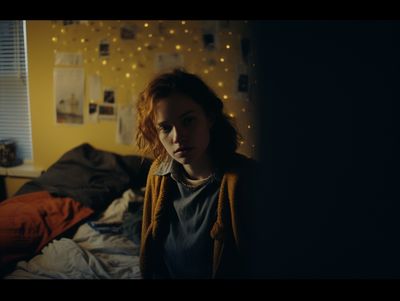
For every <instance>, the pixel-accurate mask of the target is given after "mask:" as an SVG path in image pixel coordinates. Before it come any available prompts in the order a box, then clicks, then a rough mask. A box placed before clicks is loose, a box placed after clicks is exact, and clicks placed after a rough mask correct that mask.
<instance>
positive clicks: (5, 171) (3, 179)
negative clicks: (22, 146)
mask: <svg viewBox="0 0 400 301" xmlns="http://www.w3.org/2000/svg"><path fill="white" fill-rule="evenodd" d="M43 172H44V169H43V168H41V167H38V166H36V165H34V164H33V163H32V162H24V163H23V164H21V165H18V166H15V167H0V201H3V200H5V199H7V198H10V197H11V196H13V195H14V193H16V192H17V191H18V189H19V188H20V187H21V186H22V185H23V184H25V183H26V182H28V181H30V180H32V179H34V178H37V177H39V176H40V175H41V174H42V173H43Z"/></svg>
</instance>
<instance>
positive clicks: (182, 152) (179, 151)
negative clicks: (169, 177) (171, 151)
mask: <svg viewBox="0 0 400 301" xmlns="http://www.w3.org/2000/svg"><path fill="white" fill-rule="evenodd" d="M192 149H193V147H181V148H178V149H177V150H176V151H175V154H176V155H186V154H187V153H189V152H190V151H191V150H192Z"/></svg>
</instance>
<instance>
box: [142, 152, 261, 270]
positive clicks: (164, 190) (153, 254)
mask: <svg viewBox="0 0 400 301" xmlns="http://www.w3.org/2000/svg"><path fill="white" fill-rule="evenodd" d="M159 165H160V162H159V161H158V160H155V161H154V162H153V164H152V166H151V168H150V171H149V175H148V179H147V185H146V192H145V198H144V207H143V222H142V234H141V235H142V239H141V250H140V269H141V273H142V276H143V278H153V277H154V275H155V273H156V271H158V270H159V269H160V267H161V266H163V262H162V257H163V256H162V243H163V241H164V238H165V237H166V235H167V231H168V229H169V212H170V211H169V206H170V205H171V204H172V201H171V200H170V199H169V198H168V196H169V192H170V189H171V185H172V184H173V180H172V179H171V178H170V176H158V175H155V174H154V173H155V171H156V170H157V169H158V167H159ZM256 168H257V164H256V163H255V161H254V160H251V159H249V158H247V157H245V156H243V155H240V154H235V155H234V156H233V158H232V160H231V161H230V164H229V166H228V167H227V168H225V169H224V175H223V178H222V181H221V186H220V191H219V196H218V205H217V219H216V221H215V223H214V225H213V227H212V230H211V232H210V235H211V238H212V239H213V245H214V247H213V248H214V250H213V262H212V278H247V277H252V275H251V273H252V264H251V260H252V254H251V253H252V250H253V248H255V247H257V246H256V245H255V243H252V241H251V238H252V237H254V226H255V225H254V224H253V222H252V221H253V220H254V219H253V216H252V214H253V213H254V212H255V211H256V210H257V207H256V205H255V204H256V203H255V200H256V198H257V189H256V188H257V187H256V186H257V185H256V181H255V180H256V178H255V176H256V173H257V171H256ZM253 259H254V258H253ZM255 264H256V263H255Z"/></svg>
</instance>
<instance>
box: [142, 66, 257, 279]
mask: <svg viewBox="0 0 400 301" xmlns="http://www.w3.org/2000/svg"><path fill="white" fill-rule="evenodd" d="M137 109H138V134H137V139H138V145H139V148H141V149H143V150H145V151H148V152H151V153H152V154H153V155H154V157H155V160H154V162H153V165H152V167H151V168H150V172H149V175H148V180H147V185H146V193H145V201H144V210H143V223H142V238H141V258H140V261H141V262H140V264H141V265H140V266H141V271H142V275H143V277H144V278H192V279H193V278H231V277H240V278H247V277H252V276H257V275H256V274H255V270H254V268H255V266H256V265H257V263H256V262H255V261H254V256H253V255H254V254H253V253H254V252H253V250H254V248H255V247H256V243H255V240H254V238H255V237H256V235H255V234H256V232H255V231H257V229H255V223H254V216H253V215H252V214H253V213H254V212H256V211H257V205H256V203H255V202H254V201H255V199H256V196H257V194H256V191H257V190H256V184H255V178H254V176H253V175H254V173H255V172H256V171H255V169H256V164H255V161H253V160H251V159H249V158H247V157H245V156H243V155H240V154H237V153H236V149H237V145H238V133H237V131H236V130H235V128H234V127H233V126H232V125H231V124H230V122H229V120H228V117H227V116H226V115H225V114H224V113H223V103H222V101H221V100H220V99H219V98H218V97H217V96H216V94H215V93H214V92H213V91H212V90H211V89H210V88H209V87H208V86H207V85H206V84H205V83H204V82H203V81H202V80H201V79H200V78H199V77H198V76H196V75H194V74H190V73H186V72H184V71H180V70H175V71H173V72H171V73H165V74H162V75H160V76H157V77H156V78H155V79H153V80H152V81H151V82H150V83H149V84H148V86H147V87H146V89H145V90H144V91H143V92H142V93H141V94H140V99H139V101H138V105H137Z"/></svg>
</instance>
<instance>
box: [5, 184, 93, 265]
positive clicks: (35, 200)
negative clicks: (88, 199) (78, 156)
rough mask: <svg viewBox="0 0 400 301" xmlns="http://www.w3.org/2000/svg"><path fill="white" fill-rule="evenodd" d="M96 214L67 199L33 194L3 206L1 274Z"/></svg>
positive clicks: (47, 194)
mask: <svg viewBox="0 0 400 301" xmlns="http://www.w3.org/2000/svg"><path fill="white" fill-rule="evenodd" d="M93 212H94V211H93V210H92V209H90V208H88V207H85V206H84V205H83V204H82V203H79V202H77V201H75V200H73V199H71V198H68V197H53V196H51V195H50V193H48V192H47V191H40V192H32V193H27V194H23V195H19V196H16V197H13V198H10V199H7V200H5V201H3V202H1V203H0V270H1V268H2V267H5V266H7V265H9V264H10V263H14V262H17V261H18V260H22V259H27V258H29V257H31V256H33V255H35V254H37V253H39V252H40V250H41V249H42V248H43V247H44V246H45V245H46V244H47V243H48V242H50V241H51V240H53V239H54V238H56V237H57V236H58V235H60V234H62V233H64V232H65V231H66V230H68V229H70V228H71V227H73V226H74V225H76V224H78V223H79V222H80V221H82V220H84V219H85V218H87V217H89V216H90V215H91V214H92V213H93Z"/></svg>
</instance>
